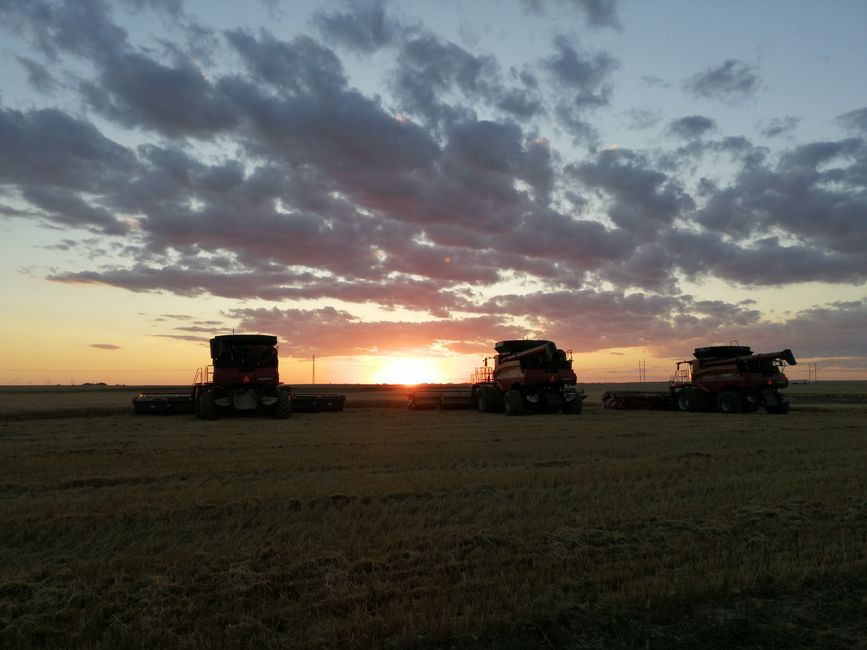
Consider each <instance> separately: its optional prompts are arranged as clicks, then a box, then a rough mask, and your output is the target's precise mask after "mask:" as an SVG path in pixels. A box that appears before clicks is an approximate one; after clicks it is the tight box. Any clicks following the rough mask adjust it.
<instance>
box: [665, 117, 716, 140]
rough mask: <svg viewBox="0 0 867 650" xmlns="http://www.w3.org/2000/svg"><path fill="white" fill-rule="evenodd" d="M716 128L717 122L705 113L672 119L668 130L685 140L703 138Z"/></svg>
mask: <svg viewBox="0 0 867 650" xmlns="http://www.w3.org/2000/svg"><path fill="white" fill-rule="evenodd" d="M714 129H716V122H714V121H713V120H712V119H710V118H709V117H704V116H703V115H689V116H687V117H681V118H680V119H677V120H672V121H671V122H670V123H669V125H668V132H669V133H670V134H672V135H674V136H677V137H678V138H683V139H684V140H694V139H697V138H701V137H703V136H704V135H706V134H707V133H709V132H711V131H713V130H714Z"/></svg>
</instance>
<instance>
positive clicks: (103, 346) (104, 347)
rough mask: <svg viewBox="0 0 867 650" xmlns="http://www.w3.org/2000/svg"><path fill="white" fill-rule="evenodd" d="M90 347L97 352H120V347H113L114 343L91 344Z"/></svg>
mask: <svg viewBox="0 0 867 650" xmlns="http://www.w3.org/2000/svg"><path fill="white" fill-rule="evenodd" d="M90 347H92V348H96V349H97V350H120V349H121V347H120V346H119V345H115V344H114V343H91V344H90Z"/></svg>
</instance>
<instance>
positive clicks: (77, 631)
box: [0, 382, 867, 648]
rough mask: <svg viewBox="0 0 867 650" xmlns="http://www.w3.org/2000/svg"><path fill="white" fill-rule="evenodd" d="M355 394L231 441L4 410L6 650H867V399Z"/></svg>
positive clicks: (97, 403)
mask: <svg viewBox="0 0 867 650" xmlns="http://www.w3.org/2000/svg"><path fill="white" fill-rule="evenodd" d="M340 388H341V390H344V391H345V392H347V393H348V395H349V398H348V401H347V409H346V410H345V411H344V412H342V413H321V414H294V415H293V416H292V417H291V418H290V419H289V420H273V419H267V418H261V419H259V418H246V417H244V418H241V417H239V418H232V419H223V420H218V421H216V422H200V421H197V420H195V419H193V418H192V417H190V416H174V417H166V416H162V417H161V416H152V417H147V416H139V417H136V416H134V415H132V411H131V408H130V405H129V398H130V397H131V396H132V395H133V394H134V392H135V391H134V390H133V389H130V388H93V389H72V388H53V389H46V388H39V389H37V388H27V387H18V388H12V387H10V388H7V389H0V646H2V647H9V648H16V647H21V648H27V647H34V646H47V647H86V648H93V647H99V648H138V647H148V648H150V647H180V648H226V647H287V648H320V647H337V648H352V647H358V648H370V647H374V648H375V647H383V648H387V647H399V648H441V647H444V648H450V647H455V648H503V647H505V648H533V647H538V648H564V647H566V648H584V647H587V648H612V647H614V648H617V647H620V648H632V647H642V648H644V647H651V648H688V647H689V648H695V647H703V648H733V647H740V648H760V647H765V648H777V647H788V648H815V647H820V648H823V647H824V648H858V647H861V648H865V647H867V641H865V639H867V614H865V612H867V471H865V469H867V427H865V416H867V407H865V404H864V399H863V396H864V394H865V389H867V386H865V383H863V382H861V383H854V382H852V383H845V384H844V383H840V384H834V383H832V382H828V383H823V384H816V385H808V386H795V387H793V389H792V390H790V391H788V393H789V394H790V396H791V397H792V398H793V409H792V412H791V413H789V414H788V415H786V416H771V415H766V414H764V413H758V414H752V415H733V416H723V415H718V414H711V413H707V414H705V413H697V414H681V413H666V412H612V411H603V410H602V409H601V408H599V406H598V396H599V395H601V393H602V391H603V390H604V388H605V387H603V386H590V387H585V388H586V389H587V391H588V392H589V393H590V395H591V399H589V400H588V406H587V407H586V408H585V411H584V413H583V414H582V415H580V416H562V415H534V416H526V417H521V418H509V417H506V416H504V415H501V414H480V413H476V412H473V411H421V412H410V411H407V410H406V409H405V408H385V407H387V406H396V405H400V404H401V403H403V402H404V399H403V395H402V394H401V393H400V392H399V391H393V390H387V389H385V388H381V387H340ZM322 389H323V390H334V389H335V387H322Z"/></svg>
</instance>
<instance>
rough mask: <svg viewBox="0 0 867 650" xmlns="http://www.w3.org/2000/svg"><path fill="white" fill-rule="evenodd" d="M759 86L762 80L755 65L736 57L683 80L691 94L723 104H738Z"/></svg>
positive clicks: (684, 85)
mask: <svg viewBox="0 0 867 650" xmlns="http://www.w3.org/2000/svg"><path fill="white" fill-rule="evenodd" d="M761 87H762V81H761V78H760V77H759V75H758V73H757V72H756V68H755V66H751V65H748V64H746V63H744V62H743V61H738V60H736V59H727V60H726V61H724V62H723V63H721V64H720V65H718V66H717V67H715V68H708V69H707V70H705V71H704V72H700V73H698V74H696V75H694V76H692V77H690V78H689V79H686V80H685V81H684V82H683V88H684V90H686V91H687V92H688V93H690V94H691V95H693V96H695V97H698V98H701V99H716V100H719V101H721V102H723V103H725V104H740V103H742V102H744V101H745V100H747V99H749V98H750V97H752V96H754V95H755V94H756V93H757V92H758V91H759V90H760V89H761Z"/></svg>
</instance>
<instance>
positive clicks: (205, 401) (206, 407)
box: [199, 388, 217, 420]
mask: <svg viewBox="0 0 867 650" xmlns="http://www.w3.org/2000/svg"><path fill="white" fill-rule="evenodd" d="M199 419H200V420H216V419H217V403H216V402H215V401H214V389H213V388H203V389H202V390H201V392H199Z"/></svg>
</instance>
